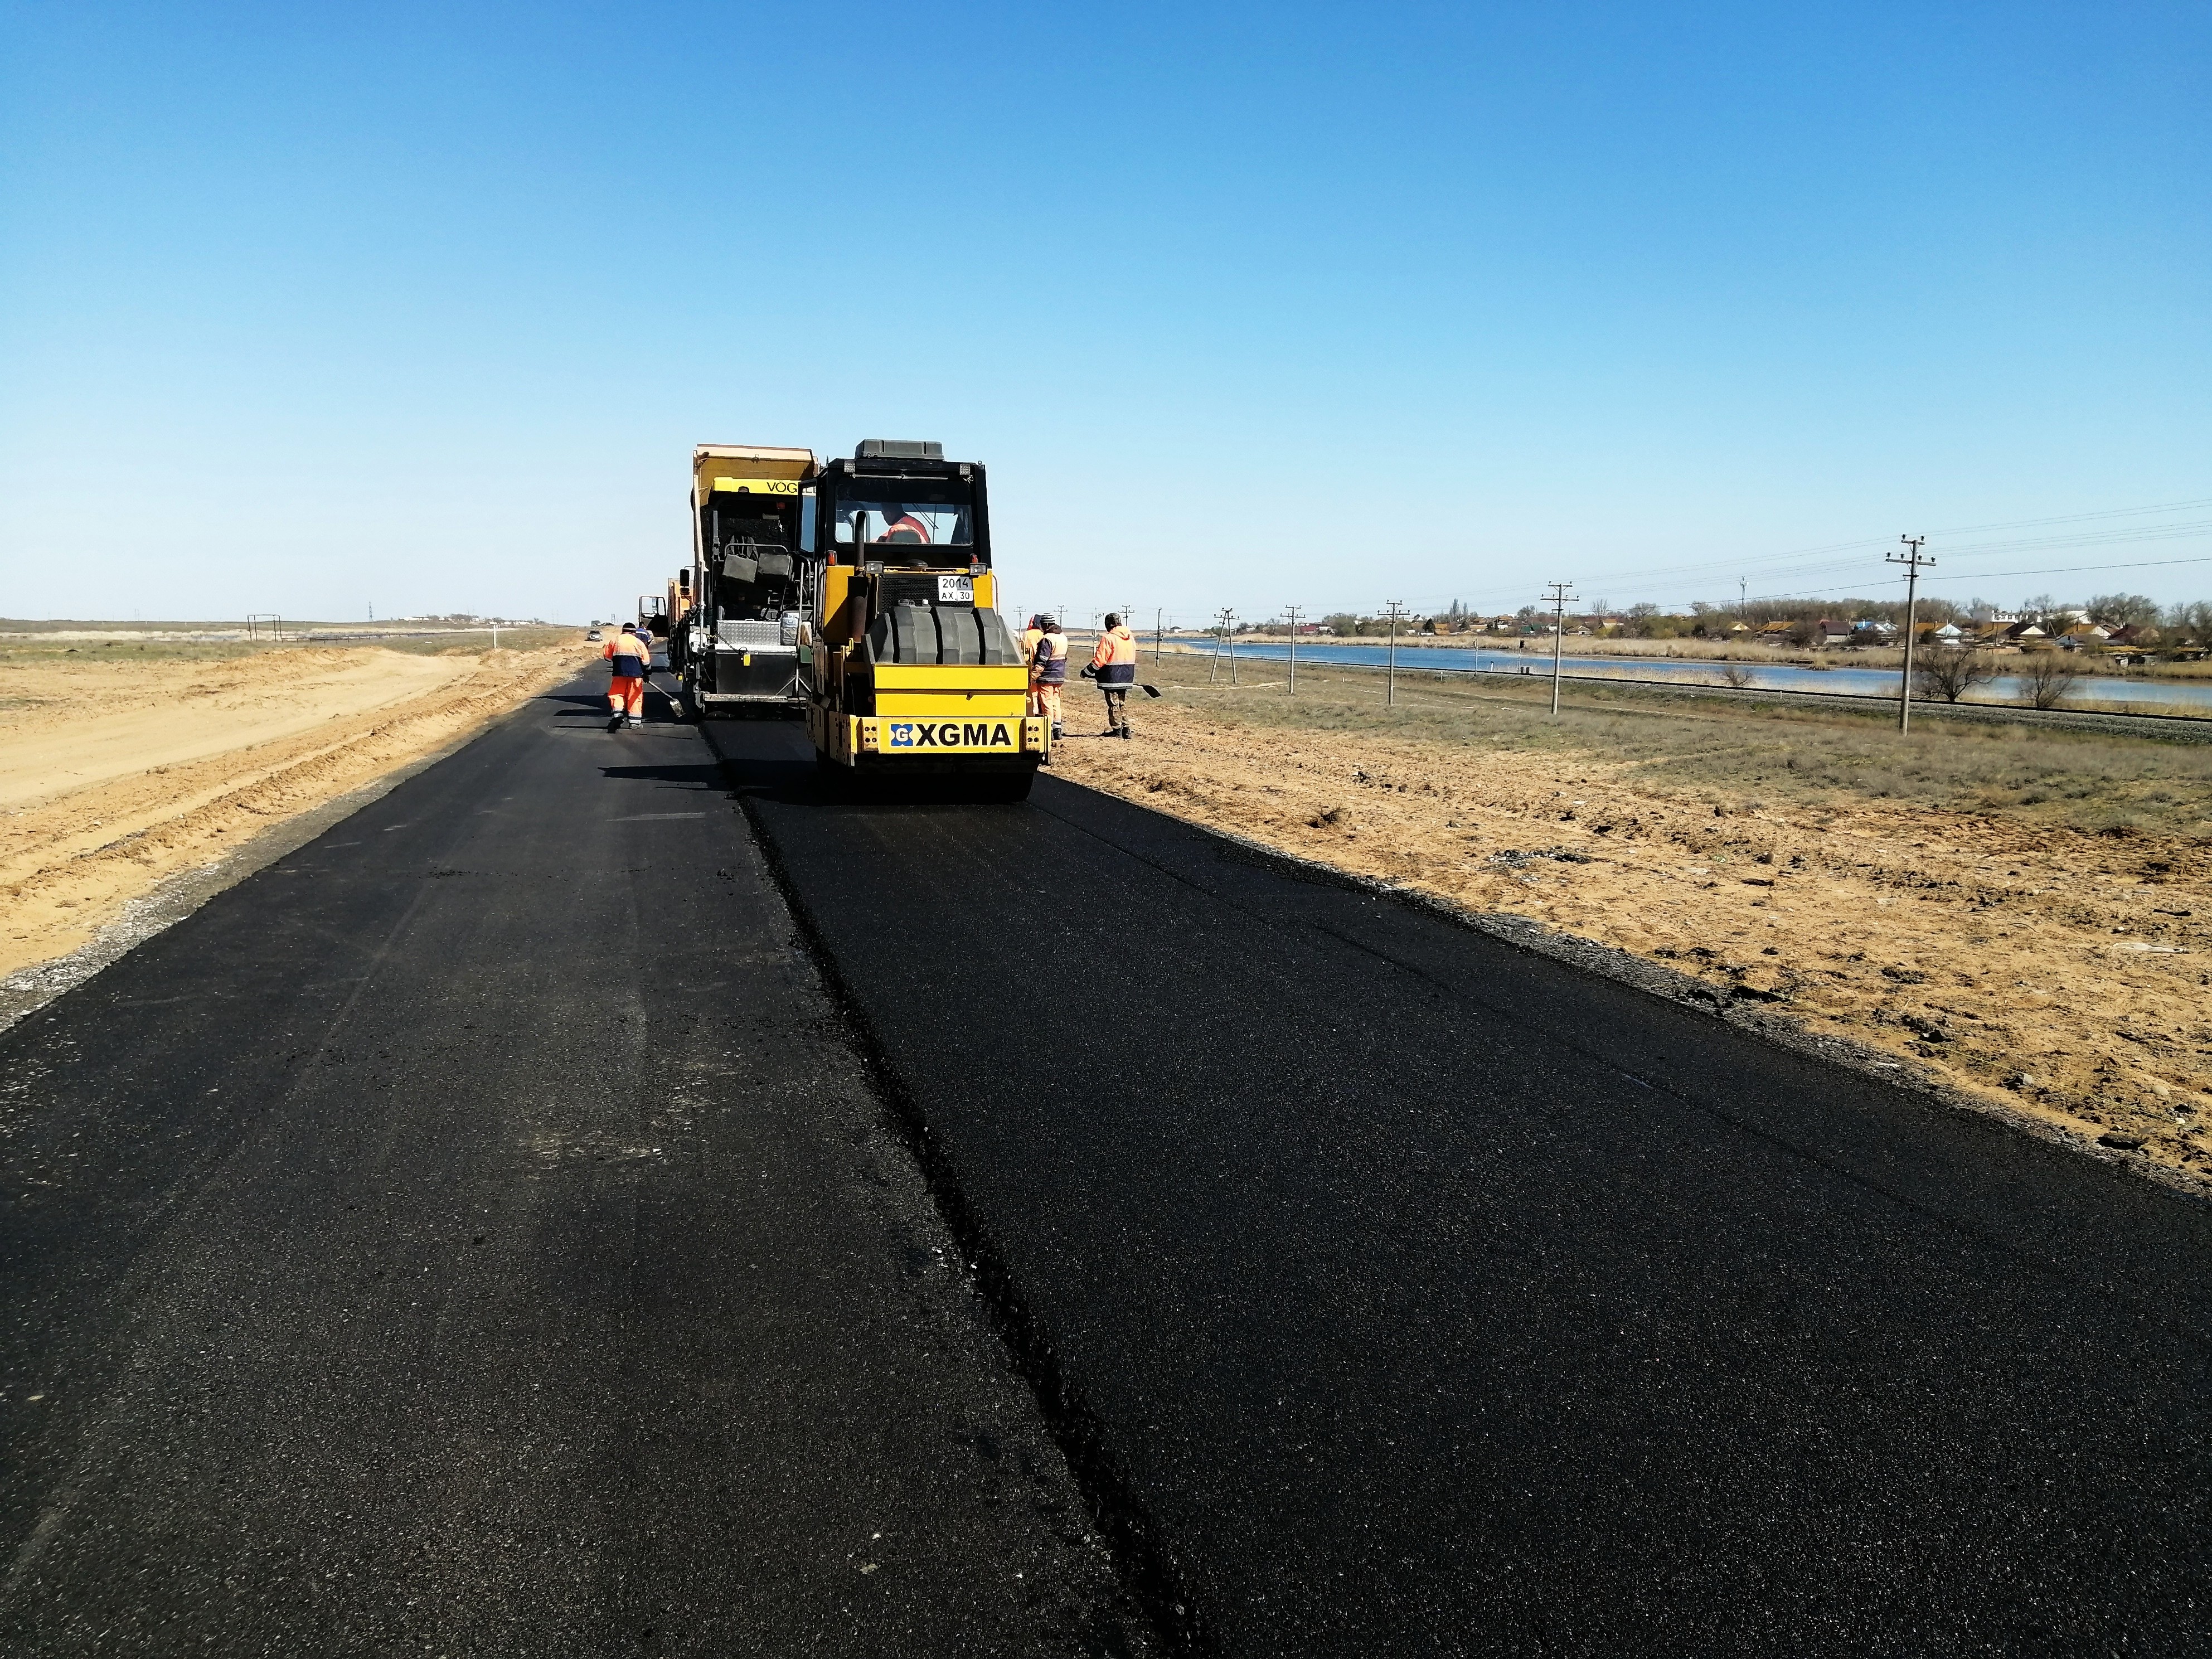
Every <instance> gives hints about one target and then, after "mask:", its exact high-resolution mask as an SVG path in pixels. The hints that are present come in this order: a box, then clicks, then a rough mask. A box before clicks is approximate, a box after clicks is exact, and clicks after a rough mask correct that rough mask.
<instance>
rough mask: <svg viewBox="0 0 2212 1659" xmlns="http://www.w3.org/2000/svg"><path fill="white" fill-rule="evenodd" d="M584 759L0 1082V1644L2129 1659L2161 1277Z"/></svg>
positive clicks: (1615, 1039)
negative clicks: (0, 1361) (2077, 1656)
mask: <svg viewBox="0 0 2212 1659" xmlns="http://www.w3.org/2000/svg"><path fill="white" fill-rule="evenodd" d="M656 701H657V700H656ZM597 708H598V705H597V704H596V701H595V700H594V699H592V697H591V696H589V695H588V692H587V691H586V690H583V689H581V688H579V689H576V690H572V691H571V692H569V693H568V694H565V695H564V696H555V697H551V698H548V699H545V700H544V701H542V702H539V703H538V704H535V705H533V706H532V707H531V708H529V709H528V710H526V711H525V712H524V713H523V714H521V715H520V716H518V717H517V718H515V719H514V720H510V721H508V722H507V723H506V724H504V725H502V726H499V727H497V728H495V730H494V731H493V732H490V733H489V734H488V735H487V736H486V737H484V738H481V739H480V740H478V742H477V743H476V744H472V745H471V746H470V747H469V748H467V749H465V750H463V751H461V752H460V753H459V755H457V756H455V757H453V758H452V759H450V760H448V761H447V762H445V763H441V765H439V766H437V767H435V768H433V769H430V770H428V771H427V772H425V773H423V774H422V775H419V776H417V777H416V778H414V779H412V780H410V781H409V782H407V783H406V784H404V785H403V786H401V787H399V788H398V790H396V791H394V792H393V793H392V794H390V795H388V796H386V798H385V799H383V800H382V801H380V802H379V803H378V804H377V805H374V806H372V807H370V808H368V809H366V810H364V811H362V813H360V814H358V815H356V817H353V818H350V819H348V820H347V821H345V822H344V823H342V824H340V825H339V826H338V827H337V829H333V830H332V831H331V832H330V833H329V834H328V835H326V836H324V837H323V838H321V839H320V840H319V841H318V842H313V843H311V844H310V845H309V846H308V847H307V848H303V849H302V850H301V851H300V852H299V853H297V854H293V855H292V856H290V857H289V858H288V859H286V860H283V861H281V862H279V863H278V864H276V865H275V866H271V867H270V869H269V870H267V871H265V872H263V873H262V874H261V875H260V876H258V877H256V878H253V879H252V880H250V881H248V882H247V883H246V884H241V885H240V887H238V888H236V889H234V890H232V891H230V892H229V893H228V894H225V895H223V896H222V897H220V898H219V899H217V900H216V901H215V902H211V903H210V905H209V906H208V907H206V908H204V909H203V910H202V911H201V912H199V913H198V914H197V915H194V916H193V917H191V918H190V919H189V920H188V921H185V922H184V923H182V924H180V925H179V926H178V927H175V928H174V929H173V930H171V931H170V932H169V933H165V934H163V935H161V936H160V937H159V938H157V939H154V940H152V941H151V942H149V944H148V945H144V946H143V947H142V948H141V949H140V950H139V951H136V952H135V953H133V954H132V955H131V957H127V958H125V960H124V961H123V962H121V963H118V964H117V965H116V966H115V967H113V968H111V969H108V970H107V971H106V973H104V974H102V975H100V976H99V977H98V978H96V979H94V981H91V982H89V983H88V984H87V985H86V986H84V987H81V988H79V989H78V990H76V991H75V992H73V993H71V994H70V995H68V996H67V997H64V999H62V1000H60V1001H58V1002H57V1003H55V1004H54V1005H52V1006H51V1007H49V1008H48V1009H46V1011H44V1012H41V1013H40V1014H37V1015H34V1016H33V1017H32V1018H30V1019H28V1020H27V1021H25V1022H24V1023H23V1024H21V1025H19V1026H17V1027H16V1028H15V1030H13V1031H12V1032H10V1033H9V1034H8V1035H7V1036H5V1037H0V1088H4V1090H5V1092H4V1094H0V1129H4V1131H5V1135H4V1139H0V1182H4V1186H0V1198H4V1200H5V1202H6V1205H7V1219H6V1231H5V1234H4V1237H0V1248H4V1250H5V1260H6V1262H7V1272H8V1277H7V1280H6V1283H7V1288H8V1298H7V1323H6V1325H5V1326H4V1328H5V1330H6V1331H7V1333H8V1344H7V1371H6V1375H5V1377H4V1384H5V1394H4V1401H0V1453H4V1455H5V1459H6V1462H5V1465H4V1469H3V1470H0V1521H3V1522H4V1525H5V1527H6V1529H7V1532H6V1537H7V1540H8V1542H9V1554H8V1556H7V1557H5V1558H4V1559H5V1563H6V1565H5V1569H4V1571H5V1573H6V1577H5V1578H4V1580H0V1638H4V1640H0V1646H5V1647H7V1648H8V1649H9V1650H10V1651H16V1650H21V1651H26V1652H40V1653H44V1652H54V1653H74V1652H88V1653H89V1652H102V1653H109V1652H128V1651H140V1652H148V1651H162V1652H168V1651H178V1650H191V1651H210V1652H250V1653H261V1652H270V1653H277V1652H285V1653H291V1652H300V1651H307V1650H316V1651H355V1652H370V1651H374V1652H409V1651H423V1652H442V1653H450V1654H461V1653H491V1652H502V1653H505V1652H530V1653H538V1652H543V1653H572V1652H573V1653H592V1654H597V1653H621V1652H632V1651H635V1652H653V1651H683V1652H701V1653H709V1652H711V1653H721V1652H758V1653H775V1654H782V1653H893V1652H896V1653H939V1652H944V1653H959V1652H973V1653H1001V1652H1007V1653H1018V1652H1091V1653H1112V1652H1116V1651H1124V1650H1127V1651H1142V1650H1146V1649H1148V1648H1150V1649H1152V1650H1158V1649H1160V1648H1163V1647H1170V1648H1171V1647H1172V1646H1174V1645H1177V1644H1184V1643H1187V1644H1189V1645H1190V1646H1193V1647H1194V1648H1198V1649H1200V1650H1214V1651H1218V1652H1221V1653H1224V1654H1231V1655H1338V1654H1343V1655H1352V1654H1358V1655H1362V1656H1369V1655H1376V1654H1386V1653H1387V1654H1431V1653H1547V1654H1554V1653H1558V1654H1564V1653H1594V1654H1595V1653H1607V1654H1610V1653H1638V1654H1643V1653H1662V1652H1664V1653H1691V1652H1695V1653H1729V1652H1740V1653H1759V1654H1770V1653H1782V1652H1792V1653H1795V1652H1832V1653H1838V1654H1842V1653H1849V1654H1875V1653H1897V1654H1928V1653H1946V1652H1968V1651H1974V1652H1978V1651H2011V1652H2030V1651H2048V1652H2053V1653H2069V1654H2071V1653H2085V1652H2128V1653H2138V1652H2139V1653H2158V1652H2172V1651H2179V1650H2185V1649H2187V1648H2190V1647H2192V1646H2196V1645H2199V1644H2200V1643H2201V1638H2200V1635H2199V1632H2201V1631H2202V1629H2203V1627H2204V1625H2205V1620H2206V1616H2207V1612H2208V1609H2207V1607H2206V1605H2205V1602H2206V1599H2207V1595H2206V1593H2207V1577H2208V1573H2207V1554H2208V1547H2207V1542H2206V1540H2207V1537H2208V1527H2207V1522H2208V1520H2212V1516H2208V1514H2207V1510H2208V1507H2212V1499H2209V1498H2208V1496H2207V1493H2208V1492H2212V1481H2208V1477H2212V1454H2209V1453H2208V1450H2207V1447H2206V1442H2205V1428H2206V1414H2207V1411H2208V1403H2207V1402H2208V1401H2212V1368H2208V1364H2207V1352H2206V1335H2205V1333H2206V1332H2207V1330H2208V1328H2212V1322H2208V1319H2207V1315H2208V1313H2212V1307H2208V1303H2212V1288H2208V1284H2212V1276H2208V1274H2207V1273H2206V1268H2207V1266H2208V1264H2209V1263H2212V1218H2208V1213H2207V1211H2206V1210H2205V1208H2204V1207H2203V1206H2199V1205H2197V1204H2194V1203H2191V1202H2189V1201H2185V1200H2179V1199H2177V1198H2175V1197H2172V1196H2171V1195H2169V1194H2166V1193H2164V1192H2162V1191H2160V1190H2159V1189H2156V1188H2152V1187H2150V1186H2148V1184H2146V1183H2142V1182H2136V1181H2133V1180H2131V1179H2129V1178H2127V1177H2126V1176H2123V1175H2121V1174H2119V1173H2118V1172H2115V1171H2114V1170H2110V1169H2108V1168H2106V1167H2104V1166H2102V1165H2099V1164H2092V1163H2090V1162H2088V1161H2086V1160H2083V1159H2080V1158H2073V1157H2070V1156H2069V1155H2067V1154H2064V1153H2063V1152H2059V1151H2058V1150H2057V1149H2055V1148H2051V1147H2047V1146H2044V1145H2042V1144H2041V1143H2039V1142H2034V1141H2030V1140H2027V1139H2023V1138H2021V1137H2018V1136H2015V1135H2013V1134H2011V1133H2008V1132H2006V1131H2004V1130H2002V1128H2000V1127H1996V1126H1994V1125H1991V1124H1990V1123H1987V1122H1984V1121H1981V1120H1978V1119H1975V1118H1973V1117H1971V1116H1967V1115H1960V1114H1955V1113H1952V1112H1948V1111H1945V1110H1942V1109H1937V1108H1935V1107H1932V1106H1930V1105H1928V1104H1926V1103H1923V1102H1921V1101H1918V1100H1917V1099H1915V1098H1913V1097H1910V1096H1907V1095H1905V1094H1903V1093H1900V1092H1898V1091H1892V1090H1887V1089H1885V1088H1883V1087H1881V1086H1880V1085H1877V1084H1875V1083H1872V1082H1869V1081H1868V1080H1867V1079H1863V1078H1861V1077H1859V1076H1857V1075H1854V1074H1851V1073H1843V1072H1838V1071H1834V1070H1832V1069H1829V1068H1825V1067H1823V1066H1820V1065H1819V1064H1818V1063H1817V1062H1815V1061H1813V1060H1808V1059H1805V1058H1802V1057H1799V1056H1796V1055H1794V1054H1789V1053H1785V1052H1784V1051H1781V1050H1778V1049H1776V1048H1772V1047H1771V1046H1770V1045H1766V1044H1764V1043H1762V1042H1759V1041H1758V1040H1757V1039H1756V1038H1755V1037H1753V1036H1749V1035H1747V1034H1746V1033H1743V1032H1741V1031H1739V1030H1735V1029H1733V1028H1730V1027H1728V1026H1725V1025H1723V1024H1720V1023H1718V1022H1717V1021H1714V1020H1712V1019H1711V1018H1707V1017H1703V1016H1699V1015H1698V1014H1696V1013H1694V1012H1691V1011H1688V1010H1686V1009H1683V1008H1680V1007H1678V1006H1674V1005H1672V1004H1668V1003H1665V1002H1662V1001H1660V1000H1656V999H1654V998H1650V997H1648V996H1644V995H1643V994H1638V993H1636V992H1633V991H1631V990H1628V989H1626V988H1625V987H1619V986H1616V985H1613V984H1611V983H1608V982H1606V981H1600V980H1596V979H1594V978H1591V977H1589V976H1587V975H1583V974H1580V973H1578V972H1577V971H1576V970H1574V969H1571V968H1568V967H1566V966H1565V965H1563V964H1561V963H1556V962H1553V961H1551V960H1548V959H1547V958H1544V957H1538V956H1534V955H1532V954H1529V953H1526V952H1523V951H1517V950H1516V949H1514V948H1513V947H1512V946H1510V945H1507V944H1504V943H1503V942H1500V941H1498V940H1495V939H1490V938H1488V937H1486V936H1485V935H1481V934H1478V933H1473V932H1470V931H1468V930H1467V929H1464V928H1461V927H1455V926H1453V925H1451V924H1450V923H1449V922H1447V921H1443V920H1441V919H1439V918H1437V917H1435V916H1432V915H1427V914H1425V913H1422V912H1419V911H1417V910H1414V909H1412V908H1407V907H1403V906H1401V905H1398V904H1395V903H1394V902H1388V901H1383V900H1377V899H1376V898H1374V897H1371V896H1368V895H1366V894H1364V893H1363V892H1361V891H1358V890H1355V889H1352V888H1348V887H1343V886H1339V885H1336V884H1330V883H1328V882H1325V881H1316V880H1313V879H1304V878H1298V877H1297V876H1295V875H1292V874H1290V873H1287V872H1285V871H1284V870H1282V869H1281V868H1280V867H1279V866H1274V865H1273V864H1270V863H1268V862H1266V861H1261V860H1255V859H1254V858H1252V857H1251V856H1249V855H1248V854H1243V853H1242V852H1240V851H1238V850H1237V849H1236V848H1233V847H1231V846H1230V845H1228V844H1227V843H1225V842H1219V841H1218V840H1215V839H1213V838H1211V837H1209V836H1205V835H1203V834H1200V833H1199V832H1197V831H1195V830H1193V829H1188V828H1186V827H1183V826H1182V825H1179V824H1176V823H1172V822H1170V821H1169V820H1167V819H1164V818H1163V817H1158V816H1157V815H1155V814H1152V813H1149V812H1146V811H1141V810H1139V809H1137V808H1134V807H1131V806H1127V805H1123V804H1121V803H1118V802H1115V801H1112V800H1109V799H1103V798H1101V797H1098V796H1096V795H1092V794H1090V793H1087V792H1084V791H1082V790H1079V789H1076V788H1073V787H1069V786H1067V785H1065V784H1061V783H1059V782H1057V781H1054V780H1050V779H1047V780H1044V781H1041V782H1040V784H1039V787H1038V789H1037V793H1036V797H1035V798H1034V799H1033V800H1032V801H1031V802H1030V803H1029V804H1027V805H1018V806H991V807H982V806H945V805H907V806H901V805H881V804H866V803H854V802H835V801H824V800H820V799H816V798H815V796H814V794H813V783H812V779H811V772H812V767H811V762H810V761H809V759H808V757H807V755H806V752H805V746H804V740H803V738H801V737H800V735H799V732H798V731H797V729H796V728H795V727H793V726H789V725H782V724H773V723H753V722H732V723H728V724H722V725H717V726H714V727H711V728H709V729H708V731H707V732H704V733H702V732H699V731H697V730H695V729H692V728H678V727H671V726H655V727H652V728H649V729H648V730H647V731H645V732H635V733H624V734H620V735H610V734H607V733H605V732H603V731H601V730H600V729H599V726H600V724H601V722H600V720H599V716H598V714H597ZM1140 740H1141V739H1140ZM710 742H711V744H713V745H714V747H713V748H710V747H709V743H710ZM717 750H719V751H720V752H721V753H722V754H724V755H726V756H727V757H728V764H727V766H726V768H720V769H718V767H717V766H716V764H715V754H716V751H717ZM732 793H735V794H736V795H737V796H738V799H735V800H733V799H732ZM787 905H788V906H790V907H794V908H787ZM817 969H819V970H822V971H823V972H826V975H827V982H826V983H825V982H824V981H823V978H822V977H821V974H820V973H819V972H817ZM963 1258H964V1259H965V1260H967V1261H973V1262H975V1264H976V1273H975V1275H974V1276H973V1277H971V1276H970V1275H969V1273H967V1272H965V1271H963ZM1094 1520H1095V1522H1096V1524H1095V1525H1094ZM1102 1538H1103V1540H1104V1542H1102ZM1109 1545H1110V1552H1109ZM1148 1629H1150V1630H1154V1631H1158V1632H1162V1634H1161V1635H1160V1636H1159V1637H1158V1638H1154V1637H1153V1636H1150V1635H1148V1634H1147V1632H1148Z"/></svg>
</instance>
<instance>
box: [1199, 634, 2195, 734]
mask: <svg viewBox="0 0 2212 1659" xmlns="http://www.w3.org/2000/svg"><path fill="white" fill-rule="evenodd" d="M1182 643H1184V644H1186V645H1192V644H1195V645H1196V646H1197V647H1199V649H1200V650H1201V651H1209V650H1210V649H1211V641H1207V640H1206V638H1205V637H1204V636H1203V635H1200V636H1199V638H1198V639H1196V640H1192V639H1189V638H1186V639H1184V640H1183V641H1182ZM1290 654H1291V651H1290V647H1289V645H1288V644H1287V643H1279V644H1267V643H1262V642H1259V641H1252V642H1249V643H1248V642H1247V641H1243V640H1239V641H1237V655H1238V656H1239V657H1242V658H1247V659H1259V660H1261V661H1280V660H1282V659H1284V658H1286V657H1288V656H1289V655H1290ZM1388 659H1389V647H1387V646H1380V645H1347V644H1343V643H1337V642H1331V643H1326V644H1324V643H1315V644H1311V645H1309V644H1307V643H1306V642H1304V641H1299V644H1298V660H1299V661H1300V662H1310V663H1314V664H1316V665H1320V664H1328V663H1338V664H1343V665H1358V666H1362V667H1374V668H1379V667H1381V666H1382V665H1383V663H1384V662H1385V661H1387V660H1388ZM1561 665H1562V667H1563V668H1564V670H1565V672H1566V673H1567V674H1569V675H1571V676H1572V677H1573V678H1577V679H1607V680H1647V681H1656V682H1659V683H1661V684H1691V685H1721V684H1725V682H1724V681H1723V680H1722V678H1721V676H1720V666H1721V665H1719V664H1718V663H1715V662H1705V661H1697V660H1692V659H1688V658H1680V657H1601V656H1590V655H1580V656H1578V655H1576V654H1575V653H1572V652H1570V653H1566V654H1565V656H1564V657H1563V658H1562V659H1561ZM1398 666H1399V667H1400V668H1401V670H1406V671H1412V672H1420V673H1431V674H1432V673H1437V672H1439V671H1442V672H1448V673H1455V674H1519V673H1521V672H1522V671H1527V672H1528V673H1529V674H1531V675H1548V674H1549V673H1550V672H1551V671H1552V653H1550V652H1549V651H1547V650H1544V649H1542V648H1541V647H1535V646H1531V647H1529V648H1528V650H1526V651H1517V650H1514V649H1512V648H1510V647H1505V648H1500V647H1496V646H1457V645H1420V646H1407V647H1401V648H1400V650H1399V652H1398ZM1741 666H1743V667H1746V668H1748V669H1750V670H1751V671H1752V675H1753V678H1752V686H1753V690H1768V691H1826V692H1830V693H1832V694H1839V695H1842V696H1859V697H1886V698H1889V699H1891V700H1893V701H1894V700H1895V698H1896V696H1897V671H1896V670H1895V669H1893V668H1807V667H1803V666H1802V665H1798V664H1796V663H1779V662H1778V663H1764V662H1750V663H1745V664H1742V665H1741ZM1914 700H1915V701H1916V702H1917V701H1919V700H1920V699H1919V698H1918V696H1917V695H1916V696H1915V699H1914ZM2019 701H2020V684H2019V682H2018V681H2017V680H2016V679H2015V678H2013V677H2012V676H2011V675H2009V674H2003V675H2000V676H1998V677H1997V678H1996V679H1994V680H1991V681H1989V682H1987V683H1985V684H1981V685H1978V686H1976V687H1975V688H1974V689H1973V690H1972V691H1971V692H1969V693H1968V694H1967V696H1966V702H1986V703H2014V704H2017V703H2018V702H2019ZM2066 702H2067V704H2068V706H2069V707H2076V708H2078V707H2081V706H2083V705H2085V704H2090V703H2103V704H2107V705H2112V706H2114V707H2118V708H2130V709H2137V710H2141V711H2143V712H2147V713H2148V712H2157V713H2160V714H2199V715H2212V684H2208V683H2206V682H2203V681H2193V682H2192V681H2177V680H2138V679H2123V678H2118V677H2117V676H2112V675H2093V676H2090V677H2088V678H2084V679H2082V680H2081V681H2079V682H2078V683H2077V684H2075V688H2074V690H2073V691H2072V693H2071V694H2070V695H2069V696H2068V697H2067V699H2066Z"/></svg>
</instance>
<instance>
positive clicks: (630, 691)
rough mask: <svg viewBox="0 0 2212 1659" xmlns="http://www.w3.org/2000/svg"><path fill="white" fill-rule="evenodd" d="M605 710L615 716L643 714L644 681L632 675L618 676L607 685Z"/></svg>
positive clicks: (640, 715) (642, 715)
mask: <svg viewBox="0 0 2212 1659" xmlns="http://www.w3.org/2000/svg"><path fill="white" fill-rule="evenodd" d="M607 708H608V710H609V711H610V712H611V713H613V714H635V715H637V716H638V717H639V718H641V719H642V718H643V717H644V714H645V681H644V680H643V679H641V678H639V677H637V676H636V675H634V674H623V675H618V676H617V678H614V679H612V680H611V681H609V682H608V684H607Z"/></svg>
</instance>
